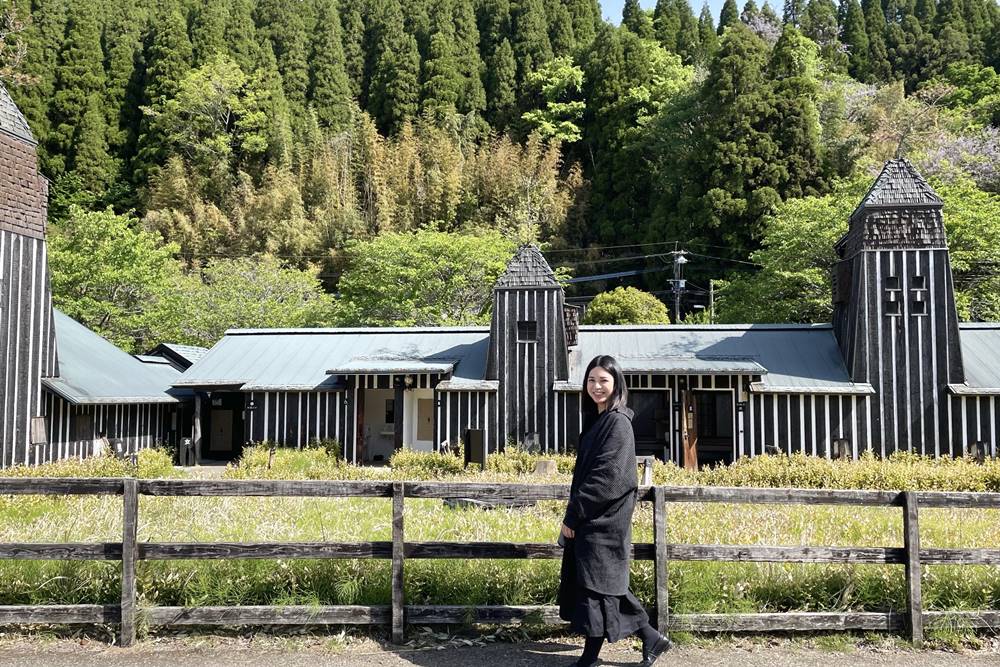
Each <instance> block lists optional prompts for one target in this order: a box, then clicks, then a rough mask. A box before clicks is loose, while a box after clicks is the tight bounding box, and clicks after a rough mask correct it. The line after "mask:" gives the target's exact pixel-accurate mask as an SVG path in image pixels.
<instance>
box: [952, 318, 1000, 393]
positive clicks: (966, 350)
mask: <svg viewBox="0 0 1000 667" xmlns="http://www.w3.org/2000/svg"><path fill="white" fill-rule="evenodd" d="M958 333H959V339H960V341H961V345H962V365H963V366H964V367H965V384H953V385H949V386H948V388H949V389H950V390H951V391H952V393H955V394H972V395H1000V322H984V323H974V322H961V323H959V325H958Z"/></svg>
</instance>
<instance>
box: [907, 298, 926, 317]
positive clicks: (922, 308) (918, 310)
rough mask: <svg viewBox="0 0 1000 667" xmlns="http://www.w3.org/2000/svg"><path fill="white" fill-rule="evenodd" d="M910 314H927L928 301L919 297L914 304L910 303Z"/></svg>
mask: <svg viewBox="0 0 1000 667" xmlns="http://www.w3.org/2000/svg"><path fill="white" fill-rule="evenodd" d="M910 314H911V315H926V314H927V302H926V301H921V300H920V299H917V300H916V301H914V302H913V303H912V304H910Z"/></svg>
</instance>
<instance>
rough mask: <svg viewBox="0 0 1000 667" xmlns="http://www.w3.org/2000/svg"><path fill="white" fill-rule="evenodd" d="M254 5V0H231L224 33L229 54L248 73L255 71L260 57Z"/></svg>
mask: <svg viewBox="0 0 1000 667" xmlns="http://www.w3.org/2000/svg"><path fill="white" fill-rule="evenodd" d="M253 5H254V0H231V3H230V6H229V16H228V20H227V21H226V29H225V33H224V35H225V41H226V45H227V46H228V47H229V56H230V57H231V58H232V59H233V62H235V63H236V64H237V65H238V66H239V68H240V69H241V70H243V71H244V72H248V73H249V72H252V71H253V67H254V65H255V64H256V63H257V62H258V60H259V59H260V44H259V42H258V41H257V26H256V25H255V24H254V22H253Z"/></svg>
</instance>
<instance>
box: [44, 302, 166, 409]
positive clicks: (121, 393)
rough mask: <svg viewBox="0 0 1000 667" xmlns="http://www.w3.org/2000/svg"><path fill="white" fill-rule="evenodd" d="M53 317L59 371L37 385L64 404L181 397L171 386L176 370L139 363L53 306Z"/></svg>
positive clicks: (140, 401)
mask: <svg viewBox="0 0 1000 667" xmlns="http://www.w3.org/2000/svg"><path fill="white" fill-rule="evenodd" d="M54 316H55V332H56V348H57V354H58V359H59V376H58V377H48V378H42V384H43V385H44V386H45V387H46V388H48V389H50V390H51V391H53V392H55V393H57V394H59V395H60V396H62V397H63V398H64V399H66V400H67V401H69V402H70V403H74V404H79V405H92V404H117V403H177V402H178V400H179V397H180V396H183V394H182V393H179V392H177V391H176V390H173V389H172V388H171V383H172V382H173V381H174V380H175V379H176V378H177V377H179V375H180V373H179V372H177V371H176V370H174V369H173V368H171V367H170V366H167V365H165V364H158V363H157V364H151V363H143V362H142V361H140V360H139V359H136V358H135V357H133V356H132V355H130V354H128V353H127V352H125V351H124V350H122V349H120V348H118V347H116V346H115V345H114V344H112V343H111V342H109V341H108V340H106V339H104V338H102V337H101V336H99V335H98V334H96V333H94V332H93V331H91V330H90V329H88V328H87V327H85V326H83V325H82V324H80V323H79V322H77V321H76V320H74V319H73V318H71V317H69V316H68V315H66V314H64V313H62V312H60V311H59V310H56V309H54ZM168 392H169V393H168Z"/></svg>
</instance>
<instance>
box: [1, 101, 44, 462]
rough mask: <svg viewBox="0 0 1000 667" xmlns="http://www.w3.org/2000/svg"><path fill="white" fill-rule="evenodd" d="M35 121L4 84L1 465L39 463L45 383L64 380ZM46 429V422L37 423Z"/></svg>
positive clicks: (2, 127)
mask: <svg viewBox="0 0 1000 667" xmlns="http://www.w3.org/2000/svg"><path fill="white" fill-rule="evenodd" d="M35 146H36V142H35V140H34V137H33V136H32V134H31V130H30V129H29V127H28V123H27V121H26V120H25V119H24V116H23V115H21V112H20V111H19V110H18V108H17V106H15V104H14V102H13V101H12V100H11V99H10V96H9V95H8V94H7V90H6V89H5V88H4V87H3V86H2V85H0V383H2V384H0V466H2V467H6V466H9V465H13V464H18V463H34V459H33V457H32V447H31V442H32V440H34V441H36V442H38V441H40V440H41V439H43V437H44V436H43V433H42V432H41V430H40V429H38V428H36V429H34V433H32V431H33V429H32V418H33V417H38V416H41V414H42V405H41V378H42V376H52V375H56V374H57V372H56V369H57V366H56V346H55V333H54V328H53V327H54V322H53V317H52V294H51V291H50V289H49V277H48V267H47V263H46V255H45V220H46V215H47V211H48V183H47V181H46V180H45V179H44V178H43V177H42V176H41V175H40V174H39V173H38V159H37V156H36V153H35ZM36 426H38V424H36Z"/></svg>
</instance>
